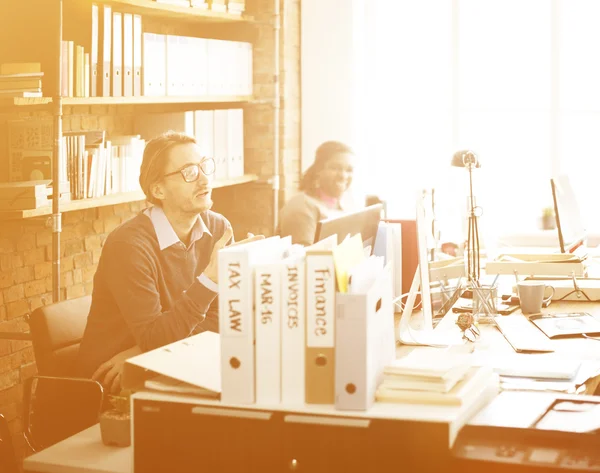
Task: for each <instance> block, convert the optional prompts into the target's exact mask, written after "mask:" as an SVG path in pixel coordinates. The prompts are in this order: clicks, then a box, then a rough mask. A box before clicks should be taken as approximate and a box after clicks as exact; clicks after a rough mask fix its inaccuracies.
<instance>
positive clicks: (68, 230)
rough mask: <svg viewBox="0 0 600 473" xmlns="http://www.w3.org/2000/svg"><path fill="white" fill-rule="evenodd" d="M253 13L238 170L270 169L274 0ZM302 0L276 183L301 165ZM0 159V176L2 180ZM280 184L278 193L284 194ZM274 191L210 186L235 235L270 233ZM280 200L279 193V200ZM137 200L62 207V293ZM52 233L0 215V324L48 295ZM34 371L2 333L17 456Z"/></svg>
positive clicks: (289, 16)
mask: <svg viewBox="0 0 600 473" xmlns="http://www.w3.org/2000/svg"><path fill="white" fill-rule="evenodd" d="M247 5H248V11H249V13H250V14H252V15H253V16H254V17H255V18H256V19H257V20H258V22H257V25H258V26H256V42H255V43H254V44H255V48H254V94H255V97H256V98H257V99H258V102H259V103H258V104H252V105H249V106H248V107H247V108H246V112H245V114H246V119H245V122H246V123H245V141H246V146H245V149H246V172H249V173H256V174H259V175H261V176H267V177H268V176H271V175H272V174H273V163H272V157H273V151H272V146H273V132H274V127H273V108H272V105H271V104H270V103H269V100H270V99H272V97H273V90H274V89H273V85H274V81H273V72H274V70H273V67H274V64H273V45H274V42H273V30H272V28H271V27H270V26H269V23H268V22H270V21H271V20H272V15H273V1H272V0H248V2H247ZM299 5H300V0H281V18H282V30H281V38H280V53H281V60H280V68H281V71H280V74H281V77H280V82H281V94H282V100H281V105H282V109H281V114H280V131H281V148H280V156H281V165H280V172H281V174H282V177H283V182H284V187H285V188H287V187H288V186H289V187H290V188H293V187H294V186H295V185H297V182H298V175H299V169H300V158H299V154H300V79H299V49H300V39H299V38H300V24H299V21H300V15H299V9H300V6H299ZM135 113H136V109H135V108H134V107H106V106H104V107H95V106H93V107H75V108H74V107H65V108H64V114H65V116H64V131H78V130H91V129H98V128H101V129H106V130H108V131H109V132H116V133H131V132H132V131H133V130H132V123H133V117H134V114H135ZM9 118H14V115H12V116H9V115H0V156H2V155H3V154H4V152H3V151H4V150H5V149H6V148H5V146H6V120H7V119H9ZM7 169H8V168H7V163H6V160H3V159H0V180H6V176H7ZM285 192H286V189H284V190H283V191H282V195H284V194H285ZM272 195H273V193H272V190H271V188H270V186H269V185H267V184H247V185H242V186H236V187H231V188H225V189H216V190H215V191H214V194H213V197H214V200H215V210H217V211H220V212H222V213H224V214H225V215H226V216H227V217H228V218H229V219H230V221H231V222H232V224H233V227H234V229H235V233H236V238H238V239H239V238H242V237H243V236H245V234H246V233H247V232H249V231H252V232H254V233H264V234H267V235H268V234H270V233H271V229H272V224H273V200H272ZM282 201H283V199H282ZM144 207H145V203H143V202H134V203H127V204H120V205H114V206H108V207H101V208H95V209H88V210H83V211H77V212H68V213H65V214H63V232H62V235H61V254H62V256H61V286H62V293H63V298H64V297H66V298H73V297H77V296H80V295H83V294H90V293H91V290H92V281H93V275H94V273H95V270H96V266H97V263H98V258H99V256H100V252H101V249H102V245H103V243H104V241H105V239H106V236H107V235H108V233H110V231H112V230H113V229H114V228H115V227H116V226H118V225H119V224H121V223H122V222H124V221H126V220H128V219H130V218H131V217H133V216H134V215H136V214H137V213H138V212H139V211H141V210H142V209H143V208H144ZM51 245H52V233H51V231H50V229H49V228H47V227H46V219H45V218H41V219H27V220H21V221H13V222H0V331H27V330H28V325H27V316H28V314H29V313H31V311H33V310H34V309H36V308H37V307H39V306H42V305H45V304H48V303H50V302H51V288H52V281H51V274H52V273H51V271H52V266H51V265H52V263H51ZM35 373H36V366H35V360H34V356H33V350H32V347H31V342H26V341H15V340H0V413H2V414H3V415H4V416H6V418H7V419H8V421H9V424H10V428H11V431H12V433H13V438H14V443H15V447H16V449H17V452H18V455H19V458H22V457H23V456H24V455H25V454H26V453H27V452H26V447H25V444H24V440H23V437H22V431H23V425H22V398H23V382H24V381H25V380H26V379H27V378H28V377H30V376H32V375H33V374H35Z"/></svg>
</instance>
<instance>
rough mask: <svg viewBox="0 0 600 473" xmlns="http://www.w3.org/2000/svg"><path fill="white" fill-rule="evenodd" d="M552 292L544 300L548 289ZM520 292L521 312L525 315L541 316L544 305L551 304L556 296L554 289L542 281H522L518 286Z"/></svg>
mask: <svg viewBox="0 0 600 473" xmlns="http://www.w3.org/2000/svg"><path fill="white" fill-rule="evenodd" d="M548 287H549V288H550V289H551V290H552V291H551V292H550V295H549V296H548V297H546V298H545V299H544V293H545V292H546V288H548ZM517 288H518V290H519V300H520V301H521V312H523V314H525V315H528V314H539V313H540V312H541V311H542V304H546V303H548V302H550V300H551V299H552V296H553V295H554V288H553V287H552V286H547V285H546V284H544V283H543V282H542V281H521V282H519V284H517Z"/></svg>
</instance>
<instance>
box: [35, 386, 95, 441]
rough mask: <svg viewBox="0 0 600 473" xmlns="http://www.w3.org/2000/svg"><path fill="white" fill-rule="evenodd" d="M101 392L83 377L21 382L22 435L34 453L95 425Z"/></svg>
mask: <svg viewBox="0 0 600 473" xmlns="http://www.w3.org/2000/svg"><path fill="white" fill-rule="evenodd" d="M103 398H104V390H103V388H102V385H101V384H100V383H98V382H97V381H93V380H91V379H84V378H57V377H51V376H32V377H31V378H29V379H27V380H26V381H25V385H24V400H23V408H24V413H23V424H24V428H23V430H24V432H23V433H24V436H25V440H26V441H27V444H28V445H29V447H30V448H31V449H32V450H33V451H34V452H38V451H40V450H42V449H44V448H46V447H49V446H51V445H54V444H55V443H57V442H60V441H61V440H64V439H66V438H67V437H70V436H71V435H74V434H76V433H78V432H81V431H82V430H85V429H87V428H88V427H91V426H92V425H94V424H96V423H97V422H98V418H99V416H100V411H101V409H102V403H103Z"/></svg>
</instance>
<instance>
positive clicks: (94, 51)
mask: <svg viewBox="0 0 600 473" xmlns="http://www.w3.org/2000/svg"><path fill="white" fill-rule="evenodd" d="M98 18H99V16H98V4H96V3H92V42H91V44H90V68H91V69H90V94H89V96H90V97H96V95H97V94H98V46H99V43H98Z"/></svg>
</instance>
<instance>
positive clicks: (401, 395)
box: [375, 366, 499, 406]
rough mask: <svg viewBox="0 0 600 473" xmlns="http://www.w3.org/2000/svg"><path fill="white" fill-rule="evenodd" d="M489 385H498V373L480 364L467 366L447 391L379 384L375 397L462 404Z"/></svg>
mask: <svg viewBox="0 0 600 473" xmlns="http://www.w3.org/2000/svg"><path fill="white" fill-rule="evenodd" d="M491 387H496V388H498V387H499V378H498V375H497V374H495V373H494V372H493V371H492V369H491V368H490V367H487V366H480V367H471V368H469V369H468V371H467V373H466V375H465V377H464V378H463V379H462V380H460V381H459V382H458V383H457V384H456V386H454V387H453V388H452V389H451V390H450V391H448V392H447V393H441V392H433V391H413V390H405V389H390V388H388V387H386V386H384V385H380V386H379V387H378V388H377V392H376V394H375V397H376V399H377V401H379V402H400V403H414V404H438V405H445V406H463V405H468V404H470V403H472V402H474V401H475V399H476V398H477V397H478V396H479V395H480V394H481V392H483V391H484V390H486V389H487V388H491Z"/></svg>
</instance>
